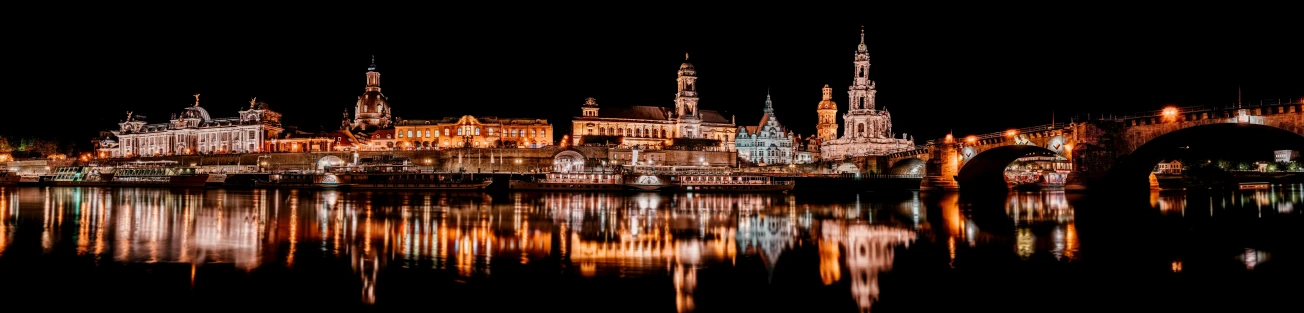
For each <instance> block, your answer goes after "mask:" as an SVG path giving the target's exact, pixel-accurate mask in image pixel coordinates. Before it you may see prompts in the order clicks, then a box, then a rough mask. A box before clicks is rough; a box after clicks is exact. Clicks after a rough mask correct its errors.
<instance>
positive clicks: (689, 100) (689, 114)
mask: <svg viewBox="0 0 1304 313" xmlns="http://www.w3.org/2000/svg"><path fill="white" fill-rule="evenodd" d="M678 81H679V91H678V92H676V93H675V117H676V119H677V122H678V124H679V125H678V127H677V128H678V136H677V137H680V138H698V137H701V133H700V130H699V129H698V128H699V126H700V124H701V121H702V112H700V111H699V110H698V109H697V71H696V70H694V69H693V64H692V63H688V53H684V64H681V65H679V79H678Z"/></svg>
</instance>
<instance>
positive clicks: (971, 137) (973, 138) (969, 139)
mask: <svg viewBox="0 0 1304 313" xmlns="http://www.w3.org/2000/svg"><path fill="white" fill-rule="evenodd" d="M964 141H965V142H968V143H969V144H973V143H975V142H978V137H977V136H974V135H969V137H965V138H964Z"/></svg>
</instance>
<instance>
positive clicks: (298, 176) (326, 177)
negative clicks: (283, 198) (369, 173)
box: [254, 173, 344, 189]
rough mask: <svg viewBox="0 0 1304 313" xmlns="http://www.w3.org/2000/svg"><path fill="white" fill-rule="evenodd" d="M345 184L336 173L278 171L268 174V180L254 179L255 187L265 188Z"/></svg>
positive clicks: (312, 187) (322, 187) (316, 186)
mask: <svg viewBox="0 0 1304 313" xmlns="http://www.w3.org/2000/svg"><path fill="white" fill-rule="evenodd" d="M343 186H344V185H342V184H340V179H339V177H338V176H336V175H335V174H334V173H321V174H318V173H276V174H271V175H268V176H267V180H257V181H254V187H263V188H305V189H335V188H339V187H343Z"/></svg>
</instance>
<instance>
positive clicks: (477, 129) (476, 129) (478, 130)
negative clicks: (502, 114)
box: [475, 127, 480, 136]
mask: <svg viewBox="0 0 1304 313" xmlns="http://www.w3.org/2000/svg"><path fill="white" fill-rule="evenodd" d="M475 135H476V136H479V135H480V128H479V127H476V128H475Z"/></svg>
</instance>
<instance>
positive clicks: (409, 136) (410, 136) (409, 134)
mask: <svg viewBox="0 0 1304 313" xmlns="http://www.w3.org/2000/svg"><path fill="white" fill-rule="evenodd" d="M407 136H408V138H412V131H410V130H409V131H407Z"/></svg>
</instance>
